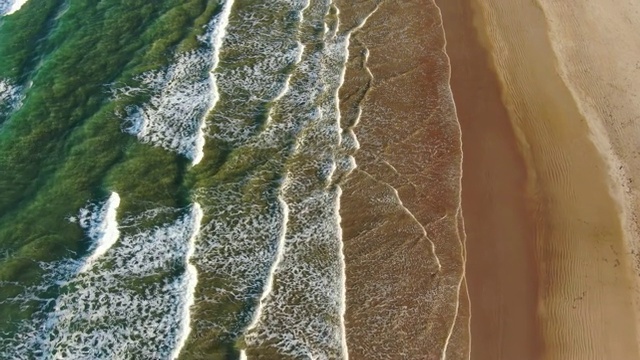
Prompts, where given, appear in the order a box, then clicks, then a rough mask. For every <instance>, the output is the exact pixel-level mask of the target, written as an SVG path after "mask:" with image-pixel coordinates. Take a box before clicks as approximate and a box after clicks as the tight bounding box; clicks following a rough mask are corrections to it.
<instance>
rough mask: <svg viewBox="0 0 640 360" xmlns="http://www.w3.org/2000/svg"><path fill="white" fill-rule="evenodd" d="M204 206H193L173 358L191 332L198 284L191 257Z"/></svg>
mask: <svg viewBox="0 0 640 360" xmlns="http://www.w3.org/2000/svg"><path fill="white" fill-rule="evenodd" d="M202 216H203V212H202V207H201V206H200V204H198V203H194V204H193V206H192V207H191V214H190V220H191V235H190V236H189V241H188V242H187V251H186V253H185V256H184V266H185V274H184V277H185V279H184V283H183V286H184V288H185V295H184V299H183V304H182V305H183V306H182V318H181V319H180V332H179V333H178V336H177V339H176V340H177V341H176V346H175V348H174V349H173V352H172V353H171V359H177V358H178V356H179V355H180V352H181V351H182V348H183V347H184V345H185V344H186V342H187V339H188V338H189V334H191V307H192V306H193V304H194V303H195V291H196V286H197V285H198V269H197V268H196V267H195V266H194V265H193V264H191V258H192V257H193V254H194V253H195V249H196V238H197V237H198V235H199V233H200V225H201V224H202Z"/></svg>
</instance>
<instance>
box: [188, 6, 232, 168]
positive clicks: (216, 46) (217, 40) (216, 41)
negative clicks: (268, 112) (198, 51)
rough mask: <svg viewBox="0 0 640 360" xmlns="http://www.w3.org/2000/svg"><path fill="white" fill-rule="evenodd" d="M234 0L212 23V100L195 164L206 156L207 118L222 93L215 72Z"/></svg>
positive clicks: (201, 129) (199, 137)
mask: <svg viewBox="0 0 640 360" xmlns="http://www.w3.org/2000/svg"><path fill="white" fill-rule="evenodd" d="M233 3H234V0H226V1H225V3H224V5H223V6H222V11H221V12H220V13H219V14H218V15H217V16H216V17H215V18H214V19H213V21H212V23H211V25H210V26H211V27H212V28H213V29H212V30H211V34H210V35H209V36H210V45H211V48H212V49H211V68H210V69H209V85H210V86H211V100H210V103H209V107H208V108H207V110H206V111H205V112H204V114H203V115H202V118H201V119H200V124H199V126H198V133H197V134H196V139H195V149H194V154H193V159H192V160H191V164H192V165H193V166H195V165H198V164H199V163H200V161H202V158H203V157H204V143H205V139H204V133H205V129H206V125H207V124H206V121H205V120H206V118H207V117H208V116H209V114H210V113H211V112H212V111H213V108H215V106H216V104H217V103H218V100H219V99H220V93H219V92H218V81H217V79H216V76H215V74H214V72H215V70H216V69H217V68H218V65H219V64H220V50H221V49H222V42H223V40H224V37H225V35H226V34H227V26H229V16H230V15H231V7H232V6H233Z"/></svg>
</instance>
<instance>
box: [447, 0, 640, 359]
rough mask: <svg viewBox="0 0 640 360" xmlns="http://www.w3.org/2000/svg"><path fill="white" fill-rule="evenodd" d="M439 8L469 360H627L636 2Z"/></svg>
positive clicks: (633, 334)
mask: <svg viewBox="0 0 640 360" xmlns="http://www.w3.org/2000/svg"><path fill="white" fill-rule="evenodd" d="M441 6H443V14H444V18H445V30H446V31H447V43H448V45H447V50H448V52H449V54H450V56H451V58H452V72H453V76H452V88H453V93H454V100H455V103H456V107H457V111H458V113H459V115H460V121H461V124H462V133H463V141H464V150H465V162H464V170H465V173H464V174H465V175H464V177H463V211H464V215H465V224H466V226H467V234H468V263H467V270H468V273H467V274H468V279H469V289H470V299H471V313H472V321H471V324H472V325H471V328H472V332H471V339H472V359H475V358H478V359H495V358H501V359H512V358H518V359H521V358H544V359H637V358H640V352H639V350H638V330H637V325H638V319H637V314H638V300H637V299H638V296H637V294H638V291H637V289H638V286H637V278H638V275H637V272H636V271H635V270H634V269H636V268H637V262H636V261H637V260H636V256H634V255H633V254H637V253H638V251H637V244H638V236H637V225H636V223H635V220H636V214H637V206H638V201H637V198H638V196H637V188H636V185H635V184H634V182H633V180H634V179H636V178H637V176H638V175H639V174H640V171H639V169H640V165H639V163H638V161H639V159H638V156H637V154H638V152H637V150H636V148H637V147H636V146H635V144H634V143H635V141H636V139H638V135H639V134H638V124H637V118H638V116H639V115H640V111H639V108H638V105H637V102H636V101H635V97H636V96H637V94H638V92H637V90H638V87H639V86H640V74H639V73H638V71H637V58H638V54H640V51H639V45H638V44H640V43H639V42H638V41H637V37H638V35H636V34H637V29H638V24H637V22H638V20H636V18H637V14H638V6H637V5H631V4H626V3H625V4H622V3H620V4H610V3H607V4H604V2H602V1H597V0H591V1H586V2H581V4H580V5H573V4H570V3H568V2H563V3H557V2H552V1H546V0H545V1H542V0H541V1H539V2H533V1H530V0H509V1H506V0H477V1H474V2H472V5H471V7H470V8H469V6H468V5H466V6H465V5H462V4H461V2H457V1H453V2H447V4H441ZM634 16H635V17H634ZM469 19H472V22H473V25H474V29H472V28H470V27H469V26H468V24H469ZM464 24H467V25H464ZM465 27H466V28H465ZM474 37H475V39H474ZM477 40H479V41H480V44H481V47H482V48H483V49H484V50H480V48H479V47H478V46H475V45H474V41H477ZM483 51H484V52H485V54H482V52H483ZM487 54H488V55H487ZM465 57H466V58H465ZM483 57H484V59H486V60H487V61H486V62H485V61H482V58H483ZM478 59H480V60H478ZM496 85H497V86H496ZM496 87H497V91H499V96H500V100H501V101H500V102H498V101H497V99H496V98H497V94H496ZM474 99H475V101H474ZM505 119H508V124H506V122H505V121H504V120H505ZM490 209H491V210H490ZM528 254H530V255H528ZM490 259H494V260H493V262H492V261H491V260H490ZM474 270H476V271H474ZM505 271H508V272H509V274H508V275H505V274H503V273H502V272H505ZM471 274H474V275H473V277H472V275H471ZM523 282H524V283H523ZM531 284H535V286H531ZM532 299H534V300H535V301H534V302H533V303H532V301H531V300H532ZM501 319H503V320H501ZM504 319H508V321H504ZM505 327H508V328H509V329H507V328H505ZM538 334H540V339H539V340H538V339H537V338H536V337H537V335H538ZM504 336H506V337H507V338H505V337H504ZM518 342H519V343H521V346H519V347H518V346H515V345H514V344H515V343H518Z"/></svg>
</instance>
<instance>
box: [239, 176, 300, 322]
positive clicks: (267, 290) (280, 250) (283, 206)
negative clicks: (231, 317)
mask: <svg viewBox="0 0 640 360" xmlns="http://www.w3.org/2000/svg"><path fill="white" fill-rule="evenodd" d="M287 184H288V178H287V177H286V175H285V178H284V179H283V180H282V185H281V186H280V194H278V204H279V205H280V211H281V213H282V226H281V228H280V234H278V241H277V243H276V253H275V258H274V260H273V263H271V267H270V268H269V273H268V275H267V282H266V283H265V285H264V289H263V290H262V294H261V295H260V299H259V300H258V307H257V308H256V310H255V312H254V313H253V317H252V318H251V322H250V323H249V325H248V326H247V328H246V329H245V331H244V333H245V334H247V333H249V331H251V330H253V329H254V328H255V327H256V326H258V322H259V321H260V317H261V316H262V310H263V309H264V302H265V300H266V299H267V297H268V296H269V295H270V294H271V292H272V291H273V281H274V278H275V274H276V270H277V269H278V267H279V266H280V263H281V262H282V259H283V257H284V247H285V241H286V236H287V224H288V223H289V205H287V203H286V202H285V201H284V198H283V194H284V189H286V187H287Z"/></svg>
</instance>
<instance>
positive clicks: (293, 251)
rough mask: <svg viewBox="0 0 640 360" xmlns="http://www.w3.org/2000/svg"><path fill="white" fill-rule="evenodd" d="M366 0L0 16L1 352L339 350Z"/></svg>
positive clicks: (34, 3)
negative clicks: (347, 194) (354, 65)
mask: <svg viewBox="0 0 640 360" xmlns="http://www.w3.org/2000/svg"><path fill="white" fill-rule="evenodd" d="M369 5H370V4H363V6H362V7H361V8H359V11H354V10H353V8H351V7H349V6H345V9H344V11H343V9H340V6H342V5H340V4H335V3H333V2H332V1H329V0H279V1H275V2H270V3H268V4H267V3H264V2H262V1H254V0H226V1H220V2H216V1H202V0H192V1H186V2H182V3H181V4H180V5H176V4H175V2H171V1H168V0H167V1H154V2H152V3H148V2H144V1H133V2H131V1H129V2H127V3H126V4H125V3H118V2H115V1H86V2H83V3H80V2H75V1H62V0H60V1H44V0H30V1H29V2H28V3H26V4H25V5H24V6H23V7H22V8H21V9H20V10H19V11H16V12H15V13H14V14H6V15H5V16H4V17H2V18H0V58H2V59H3V61H2V62H0V172H1V173H2V176H0V194H1V195H0V239H1V241H0V250H1V251H2V252H1V253H2V257H0V315H1V316H2V317H3V318H5V319H9V321H6V322H3V323H2V324H0V357H6V358H16V359H17V358H25V359H31V358H119V359H129V358H132V359H133V358H162V359H164V358H167V359H168V358H176V357H178V356H179V357H180V358H185V359H186V358H194V359H199V358H206V359H211V358H214V359H215V358H220V359H222V358H225V359H226V358H244V357H248V358H252V357H262V358H283V359H285V358H291V359H304V358H314V359H336V358H347V357H348V355H349V349H348V344H349V343H348V341H347V340H348V337H347V334H348V332H349V329H348V328H347V326H348V324H347V323H346V321H345V316H346V313H347V311H348V310H347V304H348V299H347V296H348V294H349V290H348V289H347V286H348V279H347V278H346V275H347V271H346V269H347V267H348V261H349V260H350V259H349V258H348V257H347V258H345V256H344V254H343V246H344V245H343V226H342V221H343V215H345V214H348V212H349V211H351V210H349V209H351V207H347V210H345V208H344V207H343V206H342V204H341V198H343V192H342V189H341V187H342V185H343V184H344V181H345V179H347V178H348V176H349V175H350V174H351V173H352V172H353V171H354V169H356V167H357V164H356V160H355V158H354V155H355V154H356V152H357V151H358V149H359V148H360V146H361V145H360V143H359V141H358V139H357V138H356V135H357V134H358V130H357V125H358V122H359V118H360V115H361V114H362V109H358V108H357V107H355V108H354V107H351V108H349V107H346V108H345V106H341V104H342V105H343V104H345V103H348V101H349V99H348V97H347V98H345V97H344V96H342V95H341V89H342V88H343V86H345V84H347V85H348V86H346V89H348V90H349V91H350V90H352V89H353V86H352V85H349V81H350V76H351V75H350V72H349V71H348V67H349V66H351V65H350V64H351V63H350V61H352V60H350V59H354V58H355V59H364V61H365V62H366V61H367V59H368V58H369V49H367V48H366V47H362V46H361V44H360V43H357V44H354V43H353V42H352V37H353V35H354V34H355V33H357V32H359V31H361V30H362V29H363V27H364V26H365V24H366V23H367V21H368V19H369V18H370V17H371V16H373V15H374V14H375V13H376V11H377V10H378V7H377V6H369ZM374 5H375V4H374ZM358 61H360V60H358ZM369 74H371V76H373V75H372V73H371V72H369ZM343 91H346V90H343ZM343 112H344V114H343ZM454 136H455V132H454ZM369 139H372V140H374V141H375V138H372V137H371V136H369ZM376 144H377V143H376ZM454 145H455V144H454ZM376 146H377V145H376ZM399 149H401V148H399ZM401 151H404V150H401ZM455 156H457V155H454V158H455ZM453 165H454V166H453V167H454V168H455V167H456V166H457V165H455V164H453ZM452 174H453V175H455V174H454V173H452ZM453 180H454V183H455V181H456V179H455V178H454V179H453ZM391 189H393V191H394V194H395V195H393V196H395V198H397V201H396V200H391V201H392V202H394V203H398V204H400V205H401V206H402V207H403V209H404V210H403V211H405V212H406V213H408V214H409V215H410V217H412V219H413V220H414V221H415V222H417V223H418V224H421V220H420V221H419V220H418V219H417V218H416V216H420V214H418V213H416V211H415V210H414V209H409V208H408V207H411V206H413V205H412V204H407V206H405V205H403V204H404V203H403V200H401V198H402V199H404V196H405V194H399V192H398V190H396V189H395V188H393V187H391ZM452 189H453V190H455V187H453V188H452ZM400 190H401V189H400ZM455 194H456V193H454V195H455ZM454 198H455V196H454ZM382 213H384V211H383V212H382ZM414 214H417V215H414ZM451 215H453V217H452V219H454V222H453V223H452V224H454V227H455V228H457V225H456V224H457V222H456V221H457V220H455V219H457V218H456V214H455V213H454V214H451ZM433 216H435V215H433ZM433 216H431V217H433ZM438 216H440V214H438ZM409 222H411V221H409ZM412 226H413V225H409V227H412ZM401 228H402V227H401ZM402 231H404V230H402ZM431 231H432V230H431V229H428V228H424V227H422V230H421V234H422V236H424V237H426V238H429V236H431V235H430V233H431ZM447 231H448V230H447ZM428 233H429V234H428ZM455 241H456V244H457V243H458V242H459V239H458V238H456V239H455ZM456 246H458V247H459V245H456ZM433 247H434V243H433V242H431V241H430V240H429V242H427V248H426V249H427V252H428V253H427V254H424V255H425V256H426V258H427V259H431V257H432V255H433V251H434V250H433ZM458 247H455V248H454V253H455V251H458V250H459V248H458ZM420 256H422V255H420ZM435 259H436V264H431V262H428V263H427V264H426V266H427V267H428V268H429V269H431V268H433V267H434V266H435V269H436V270H435V271H439V270H438V269H441V267H442V265H441V264H440V263H439V260H438V257H435ZM429 261H431V260H429ZM432 265H433V266H432ZM432 270H433V269H432ZM398 275H400V276H402V274H400V273H399V274H398ZM449 275H450V276H449ZM449 275H447V277H444V278H443V279H446V281H445V282H444V283H443V285H442V286H444V287H445V288H446V289H448V290H446V294H450V295H451V299H452V303H453V304H457V300H456V299H457V292H456V291H457V290H456V281H457V282H458V290H459V281H460V278H459V276H458V275H459V272H455V271H454V272H452V273H451V274H449ZM433 291H439V290H437V289H436V290H433ZM447 296H448V295H447ZM428 299H432V298H431V297H428ZM448 299H449V298H448V297H447V298H446V299H445V300H444V301H448ZM445 305H446V304H444V303H443V306H444V308H445V309H450V307H448V306H445ZM420 311H422V310H420ZM455 312H456V311H455V310H454V311H453V313H452V314H450V315H452V316H450V317H447V319H448V320H446V322H447V324H445V325H443V326H445V327H448V328H452V327H453V320H452V319H455ZM420 316H422V315H420ZM418 318H419V317H418ZM418 318H416V319H418ZM426 334H428V333H425V335H426ZM437 336H440V335H437ZM444 340H446V341H448V339H443V341H444ZM437 352H438V353H440V352H442V350H438V351H437Z"/></svg>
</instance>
